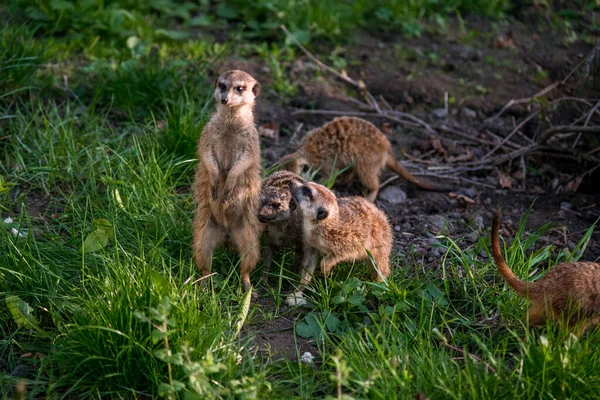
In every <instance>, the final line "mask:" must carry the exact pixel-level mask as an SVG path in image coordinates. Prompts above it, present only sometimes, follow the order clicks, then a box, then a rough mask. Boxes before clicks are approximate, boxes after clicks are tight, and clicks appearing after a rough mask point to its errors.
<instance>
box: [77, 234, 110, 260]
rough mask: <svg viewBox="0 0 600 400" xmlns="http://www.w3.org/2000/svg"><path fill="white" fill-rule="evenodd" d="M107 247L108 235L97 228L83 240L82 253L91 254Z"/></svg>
mask: <svg viewBox="0 0 600 400" xmlns="http://www.w3.org/2000/svg"><path fill="white" fill-rule="evenodd" d="M106 246H108V234H107V233H106V231H105V230H104V229H102V228H98V229H96V230H95V231H93V232H92V233H90V234H89V235H87V237H86V238H85V240H84V241H83V248H82V250H83V253H84V254H87V253H93V252H94V251H98V250H101V249H103V248H105V247H106Z"/></svg>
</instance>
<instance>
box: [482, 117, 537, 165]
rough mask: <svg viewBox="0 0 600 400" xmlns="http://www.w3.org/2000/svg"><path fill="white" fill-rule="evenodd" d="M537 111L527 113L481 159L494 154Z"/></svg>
mask: <svg viewBox="0 0 600 400" xmlns="http://www.w3.org/2000/svg"><path fill="white" fill-rule="evenodd" d="M539 112H540V111H539V110H537V111H534V112H532V113H531V114H529V115H528V116H527V118H525V119H524V120H523V121H521V122H520V123H519V125H517V126H515V128H514V129H513V130H512V131H511V132H510V133H509V134H508V135H507V136H506V137H505V138H504V139H502V141H501V142H500V143H498V144H497V145H496V146H495V147H494V148H493V149H492V150H490V151H489V152H488V153H487V154H486V155H484V156H483V157H482V158H481V159H482V160H485V159H486V158H488V157H489V156H491V155H492V154H494V153H495V152H496V150H498V149H499V148H500V147H502V146H504V144H505V143H506V142H508V141H509V140H510V138H512V137H513V135H514V134H515V133H517V131H519V130H520V129H521V128H522V127H523V125H525V124H526V123H527V122H528V121H529V120H530V119H532V118H533V117H535V116H536V115H538V113H539Z"/></svg>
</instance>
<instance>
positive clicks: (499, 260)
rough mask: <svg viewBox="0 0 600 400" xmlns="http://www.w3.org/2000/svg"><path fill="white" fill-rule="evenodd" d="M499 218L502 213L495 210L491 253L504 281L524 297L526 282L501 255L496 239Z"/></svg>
mask: <svg viewBox="0 0 600 400" xmlns="http://www.w3.org/2000/svg"><path fill="white" fill-rule="evenodd" d="M501 219H502V214H501V213H500V210H498V211H496V215H494V223H493V225H492V255H493V256H494V261H495V262H496V266H497V267H498V271H500V275H502V278H504V280H505V281H506V283H508V284H509V285H510V286H511V287H512V288H513V289H515V290H516V292H517V293H518V294H519V295H520V296H522V297H526V296H527V294H528V293H527V292H528V288H527V286H528V285H527V283H526V282H524V281H522V280H520V279H519V278H518V277H517V276H516V275H515V273H514V272H512V270H511V269H510V268H509V267H508V265H506V262H504V257H502V251H501V250H500V241H499V240H498V230H499V229H500V220H501ZM529 295H530V296H531V285H530V286H529Z"/></svg>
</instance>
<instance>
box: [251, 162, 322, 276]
mask: <svg viewBox="0 0 600 400" xmlns="http://www.w3.org/2000/svg"><path fill="white" fill-rule="evenodd" d="M291 181H297V182H300V183H302V184H305V183H306V180H305V179H304V178H302V177H301V176H300V175H297V174H294V173H293V172H289V171H277V172H275V173H273V174H272V175H270V176H268V177H267V178H265V180H264V181H263V184H262V189H261V192H260V203H259V210H258V220H259V221H260V222H262V223H264V224H266V225H265V232H264V237H265V240H264V245H265V247H264V251H263V274H262V279H263V280H264V281H267V278H268V273H269V272H270V270H271V260H272V258H273V252H274V250H275V249H276V248H281V247H291V248H294V249H295V250H296V251H297V252H298V253H299V259H301V260H302V264H301V265H302V267H303V268H308V266H307V265H306V264H307V263H309V262H314V255H313V254H312V253H311V252H310V251H305V250H308V249H305V243H304V240H303V237H304V236H303V234H302V219H301V215H300V212H299V210H298V209H296V207H295V204H293V202H291V200H292V193H291V192H290V182H291ZM290 203H292V204H290Z"/></svg>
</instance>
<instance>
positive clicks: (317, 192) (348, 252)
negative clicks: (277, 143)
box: [287, 181, 393, 305]
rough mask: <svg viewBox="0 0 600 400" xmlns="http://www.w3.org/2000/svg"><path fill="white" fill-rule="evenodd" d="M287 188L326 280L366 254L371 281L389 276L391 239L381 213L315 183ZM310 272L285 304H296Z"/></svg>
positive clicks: (383, 215)
mask: <svg viewBox="0 0 600 400" xmlns="http://www.w3.org/2000/svg"><path fill="white" fill-rule="evenodd" d="M289 185H290V190H291V192H292V198H293V199H294V200H295V202H296V203H297V206H298V210H299V211H300V213H301V215H302V228H303V234H304V239H305V241H306V245H307V246H308V247H310V248H312V249H315V250H316V251H318V252H319V253H321V255H322V256H323V258H322V259H321V272H322V273H323V275H324V276H325V277H327V276H328V275H329V273H330V272H331V270H332V269H333V268H334V267H335V266H336V265H337V264H339V263H341V262H344V261H362V260H369V252H370V253H371V255H372V257H373V261H374V263H372V264H371V266H372V276H373V278H374V279H375V280H376V281H382V280H383V279H384V278H387V277H388V276H389V275H390V272H391V271H390V253H391V251H392V239H393V236H392V229H391V227H390V224H389V222H388V220H387V217H386V215H385V214H384V213H383V211H381V210H380V209H378V208H377V207H376V206H375V205H374V204H373V203H371V202H370V201H368V200H366V199H363V198H362V197H341V198H339V199H338V198H336V196H335V194H334V193H333V192H332V191H331V190H329V189H327V188H326V187H325V186H323V185H319V184H317V183H314V182H308V183H304V184H303V183H300V182H298V181H292V182H290V184H289ZM313 271H314V266H311V268H307V270H306V271H305V273H304V274H303V276H302V278H301V281H300V287H299V288H298V291H297V292H296V293H294V294H293V295H292V296H290V297H289V298H288V299H287V303H288V304H290V305H295V304H298V301H297V299H299V298H301V297H302V295H301V293H302V290H303V288H304V286H306V285H307V284H308V283H309V282H310V280H311V275H312V273H313Z"/></svg>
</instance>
